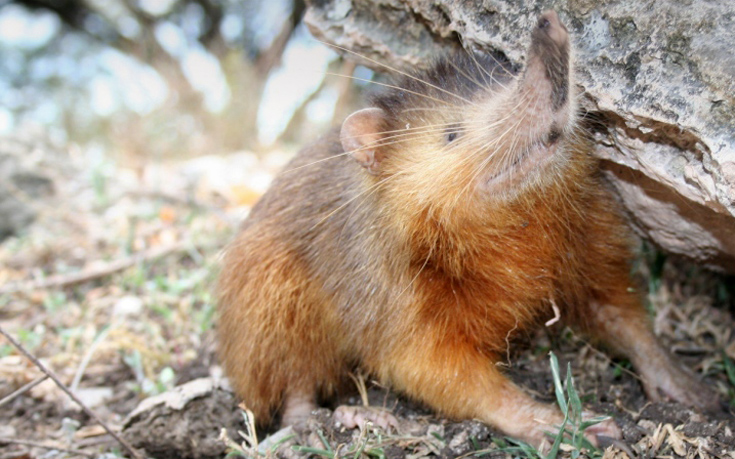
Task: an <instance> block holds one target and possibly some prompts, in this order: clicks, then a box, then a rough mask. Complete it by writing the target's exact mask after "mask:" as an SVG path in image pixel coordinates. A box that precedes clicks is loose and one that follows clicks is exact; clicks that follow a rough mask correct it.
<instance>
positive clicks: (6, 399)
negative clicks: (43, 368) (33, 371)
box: [0, 376, 48, 407]
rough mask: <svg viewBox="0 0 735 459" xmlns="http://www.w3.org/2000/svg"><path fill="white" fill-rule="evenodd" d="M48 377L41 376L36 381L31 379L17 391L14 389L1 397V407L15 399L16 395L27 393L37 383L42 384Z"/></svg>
mask: <svg viewBox="0 0 735 459" xmlns="http://www.w3.org/2000/svg"><path fill="white" fill-rule="evenodd" d="M47 379H48V376H41V377H40V378H38V379H36V380H34V381H31V382H29V383H28V384H26V385H24V386H23V387H21V388H20V389H18V390H16V391H13V392H12V393H10V394H8V395H6V396H5V397H3V398H2V399H0V407H1V406H3V405H5V404H6V403H8V402H10V401H11V400H13V399H14V398H15V397H19V396H21V395H23V394H25V393H26V392H28V391H29V390H31V389H33V388H34V387H36V386H37V385H39V384H41V383H42V382H44V381H46V380H47Z"/></svg>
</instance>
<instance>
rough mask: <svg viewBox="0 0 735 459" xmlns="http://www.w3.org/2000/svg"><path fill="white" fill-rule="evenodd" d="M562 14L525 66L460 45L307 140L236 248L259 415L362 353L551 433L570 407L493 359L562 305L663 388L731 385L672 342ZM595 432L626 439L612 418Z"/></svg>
mask: <svg viewBox="0 0 735 459" xmlns="http://www.w3.org/2000/svg"><path fill="white" fill-rule="evenodd" d="M571 61H572V58H571V49H570V40H569V36H568V33H567V29H566V27H565V26H564V25H563V24H562V23H561V22H560V21H559V19H558V17H557V15H556V13H555V12H553V11H549V12H546V13H544V14H543V15H542V16H541V17H540V18H539V20H538V22H537V24H536V26H535V27H534V29H533V31H532V32H531V44H530V47H529V50H528V56H527V60H526V67H525V70H524V71H523V72H522V73H520V74H518V75H516V74H514V72H513V71H511V70H510V69H509V67H508V66H505V65H502V64H499V63H497V62H496V61H495V60H494V59H492V58H490V57H482V56H465V57H461V56H460V57H456V58H453V59H452V60H443V61H440V62H439V63H437V64H436V66H435V67H434V68H433V69H432V70H430V71H428V72H427V73H425V74H422V75H420V76H418V77H405V78H404V79H403V80H402V81H401V82H399V83H398V84H397V88H395V89H391V90H388V91H386V92H384V93H382V94H380V95H377V96H375V97H374V98H373V100H372V103H371V107H370V108H367V109H364V110H360V111H358V112H356V113H353V114H352V115H351V116H350V117H348V118H347V119H346V120H345V121H344V123H343V124H342V127H341V131H340V132H339V133H332V134H329V135H327V136H326V137H324V138H322V139H321V140H319V141H317V142H316V143H314V144H313V145H311V146H310V147H308V148H306V149H304V150H303V151H301V152H300V153H299V154H298V155H297V156H296V158H295V159H294V160H293V161H292V162H291V163H290V164H289V165H288V166H287V167H286V169H287V170H292V171H291V172H287V173H282V174H281V175H279V176H278V177H277V178H276V180H275V181H274V183H273V185H272V187H271V189H270V190H269V191H268V192H267V193H266V194H265V196H263V198H262V199H261V201H260V202H259V203H258V204H257V205H256V206H255V207H254V208H253V210H252V212H251V214H250V216H249V217H248V219H247V220H246V222H245V223H244V224H243V227H242V230H241V232H240V234H239V235H238V236H237V238H236V239H235V241H234V243H233V244H232V245H231V246H230V248H229V250H228V251H227V254H226V257H225V260H224V267H223V272H222V274H221V279H220V285H219V289H220V292H219V293H220V303H219V312H220V318H219V337H220V352H221V358H222V361H223V364H224V366H225V370H226V372H227V374H228V375H229V378H230V380H231V382H232V384H233V387H234V388H235V390H236V392H237V393H238V394H239V395H240V396H241V397H242V398H243V400H244V402H245V404H246V405H247V406H248V407H249V408H250V409H251V410H252V411H253V412H254V414H255V416H256V419H258V420H259V421H260V422H268V421H269V420H270V419H271V417H272V416H273V415H274V413H275V412H276V411H277V410H282V412H283V418H282V423H283V424H290V423H294V422H297V421H298V420H300V419H302V418H304V417H305V416H307V415H308V413H309V412H310V411H311V410H312V409H313V408H314V407H315V406H316V401H317V399H318V397H328V396H330V395H331V394H333V393H334V391H335V388H336V387H337V386H338V385H339V384H340V383H341V381H343V380H344V378H345V376H346V375H347V373H348V371H349V370H350V369H352V368H354V367H355V366H358V367H360V368H362V369H363V370H365V371H368V372H369V373H371V374H372V375H374V376H375V377H376V378H378V379H379V380H381V381H383V382H384V383H386V384H390V385H391V386H392V387H394V388H395V389H397V390H399V391H401V392H402V393H404V394H407V395H409V396H410V397H413V398H415V399H418V400H421V401H423V402H424V403H426V404H428V405H429V406H431V407H433V408H435V409H436V410H437V411H439V412H441V413H443V414H445V415H447V416H451V417H454V418H474V419H480V420H482V421H484V422H486V423H488V424H490V425H493V426H495V427H497V428H499V429H501V430H503V431H504V432H505V433H507V434H508V435H511V436H514V437H517V438H521V439H524V440H527V441H530V442H532V443H534V444H537V445H538V444H540V443H541V441H542V440H543V438H544V431H551V430H553V426H554V425H558V424H560V423H561V420H562V417H561V414H560V412H559V411H558V410H557V409H555V408H554V407H552V406H547V405H545V404H542V403H539V402H536V401H534V400H533V399H532V398H531V397H529V396H528V395H526V394H525V393H524V392H522V391H521V390H520V389H519V388H518V387H517V386H515V385H514V384H513V383H512V382H510V381H509V380H508V379H507V378H506V377H505V376H504V375H503V374H502V372H501V370H500V368H499V367H498V366H497V365H495V364H496V363H497V362H499V361H501V360H503V359H504V357H505V355H506V346H507V343H508V337H509V336H510V335H512V334H513V333H515V332H517V331H521V330H523V329H528V328H529V327H535V326H539V325H540V324H541V323H543V322H544V321H546V320H548V319H549V318H551V317H553V316H554V313H553V311H552V304H555V305H557V306H558V308H559V309H560V312H561V318H562V320H564V321H566V322H567V323H570V324H572V325H574V326H576V327H577V328H578V329H579V330H581V331H583V332H585V333H587V334H588V335H589V336H590V337H592V338H594V339H596V340H599V341H600V342H603V343H605V344H607V345H609V346H610V347H611V348H612V349H613V350H615V351H617V352H619V353H620V354H622V355H624V356H627V357H628V358H630V359H631V361H632V362H633V364H634V365H635V367H636V368H637V370H638V372H639V374H640V376H641V378H642V381H643V385H644V388H645V390H646V393H647V394H648V396H649V398H651V399H653V400H658V399H660V398H662V397H668V398H672V399H674V400H678V401H680V402H683V403H685V404H688V405H690V406H694V407H696V408H699V409H705V410H706V409H709V408H711V407H713V406H715V405H716V403H717V401H716V397H713V396H712V395H711V392H710V391H709V390H708V389H707V388H706V387H704V386H703V385H702V384H701V383H699V382H698V381H697V380H696V379H695V378H694V377H693V376H691V375H690V373H689V372H688V371H686V370H684V369H682V368H680V367H679V366H678V365H677V364H675V363H674V361H673V360H672V358H671V357H670V356H669V354H668V352H666V350H665V349H664V348H663V347H662V346H661V345H660V344H658V343H657V341H656V338H655V336H654V335H653V333H652V331H651V328H650V325H649V319H648V317H647V314H646V312H645V311H644V308H643V307H642V305H641V301H640V298H639V295H638V294H636V293H634V292H633V289H632V288H631V287H632V283H631V280H630V278H629V260H630V258H631V254H630V248H629V246H630V241H629V233H628V229H627V228H626V225H625V223H624V221H623V219H622V217H621V215H620V210H619V206H618V204H617V203H616V201H615V200H614V199H613V197H612V196H610V195H609V194H608V192H607V191H606V190H605V188H604V187H603V186H601V184H600V183H599V178H598V175H597V167H596V162H595V160H594V159H592V157H591V156H590V154H589V148H590V147H589V145H588V144H586V143H585V141H584V139H583V138H582V136H580V135H578V133H577V118H576V106H575V97H576V96H575V93H574V87H575V85H574V83H573V81H572V80H571V78H572V67H571V65H572V62H571ZM586 435H587V436H588V437H589V438H590V439H591V440H592V441H596V440H597V436H598V435H605V436H612V437H619V435H620V431H619V429H618V428H617V426H616V425H615V423H614V422H613V421H607V422H605V423H602V424H598V425H596V426H593V427H591V428H590V429H588V431H587V432H586Z"/></svg>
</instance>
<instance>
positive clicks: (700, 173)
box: [305, 0, 735, 272]
mask: <svg viewBox="0 0 735 459" xmlns="http://www.w3.org/2000/svg"><path fill="white" fill-rule="evenodd" d="M550 8H553V9H555V10H556V11H557V12H558V13H559V14H560V16H561V18H562V20H563V21H564V22H565V24H566V25H567V27H568V28H569V30H570V32H571V33H572V34H573V36H574V42H575V46H576V62H577V81H578V85H579V87H580V90H582V91H583V96H582V106H583V108H584V109H586V110H587V111H588V112H589V114H590V115H591V116H592V117H593V118H594V119H596V120H599V121H600V122H601V126H600V129H599V130H598V131H597V132H596V133H595V140H596V143H597V149H596V154H597V155H598V156H599V157H600V158H602V159H603V170H604V171H605V174H606V176H607V177H608V178H609V179H610V180H611V181H612V182H613V185H614V186H615V188H616V189H617V191H618V192H619V194H620V197H621V199H622V201H623V202H624V204H625V205H626V207H627V208H628V210H629V211H630V215H631V219H632V221H633V224H634V227H635V228H636V229H637V230H638V231H639V232H640V234H641V235H643V236H644V237H646V238H648V239H650V240H652V241H654V242H655V243H656V244H658V245H659V246H660V247H662V248H663V249H665V250H667V251H669V252H672V253H676V254H681V255H685V256H688V257H690V258H692V259H694V260H696V261H697V262H699V263H701V264H703V265H705V266H708V267H710V268H715V269H724V270H727V271H729V272H735V97H733V94H735V52H733V50H735V33H734V32H733V30H735V6H733V4H732V0H712V1H707V2H704V1H687V0H659V1H653V0H649V1H644V2H618V1H592V0H576V1H562V0H552V1H543V2H541V1H532V0H522V1H518V2H516V1H510V0H504V1H499V0H496V1H491V0H484V1H481V2H479V1H478V2H465V1H461V0H447V1H443V2H436V1H433V0H331V1H329V0H322V1H315V0H314V1H312V2H311V5H310V6H309V9H308V11H307V15H306V19H305V20H306V23H307V24H308V25H309V27H310V29H311V31H312V33H313V34H314V35H315V36H316V37H317V38H319V39H321V40H323V41H326V42H329V43H334V44H336V45H339V46H342V47H344V48H347V49H349V50H351V51H355V52H357V53H360V54H362V55H364V56H365V57H366V58H367V59H371V60H372V61H370V60H366V59H358V60H360V61H361V63H363V64H366V65H368V66H371V67H373V68H375V69H376V70H381V71H382V70H385V67H383V66H381V65H378V64H376V62H379V63H381V64H384V65H387V66H390V67H394V68H396V69H399V70H403V71H405V70H410V69H413V68H416V67H424V66H426V65H428V63H429V62H430V59H429V57H430V56H432V55H435V54H437V53H442V52H446V51H447V50H449V49H453V48H458V47H459V46H464V47H465V48H476V49H484V50H496V51H501V52H503V53H504V54H505V55H506V56H507V57H508V58H509V59H510V60H511V61H513V62H515V63H518V64H519V65H522V63H523V59H524V54H525V48H526V45H527V43H528V39H529V32H528V31H529V30H530V29H531V27H532V26H533V24H534V21H535V19H536V18H537V16H538V14H539V13H540V12H541V11H543V10H545V9H550Z"/></svg>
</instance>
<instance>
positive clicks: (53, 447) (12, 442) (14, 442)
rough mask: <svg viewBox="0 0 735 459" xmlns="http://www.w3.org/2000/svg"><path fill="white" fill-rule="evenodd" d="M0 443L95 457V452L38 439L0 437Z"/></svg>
mask: <svg viewBox="0 0 735 459" xmlns="http://www.w3.org/2000/svg"><path fill="white" fill-rule="evenodd" d="M0 443H6V444H8V445H23V446H31V447H33V448H43V449H48V450H57V451H63V452H65V453H69V454H76V455H78V456H84V457H95V454H93V453H88V452H86V451H81V450H78V449H71V448H62V447H61V446H56V445H49V444H46V443H41V442H39V441H33V440H20V439H17V438H5V437H0Z"/></svg>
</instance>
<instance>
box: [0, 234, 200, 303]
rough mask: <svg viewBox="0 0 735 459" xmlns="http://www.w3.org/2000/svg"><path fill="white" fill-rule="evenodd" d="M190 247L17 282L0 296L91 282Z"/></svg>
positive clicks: (160, 250) (159, 250)
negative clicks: (70, 272)
mask: <svg viewBox="0 0 735 459" xmlns="http://www.w3.org/2000/svg"><path fill="white" fill-rule="evenodd" d="M188 246H189V244H188V243H179V244H173V245H169V246H166V247H154V248H152V249H148V250H144V251H142V252H138V253H136V254H135V255H131V256H129V257H126V258H122V259H119V260H115V261H112V262H110V263H107V264H106V265H104V266H99V267H93V268H88V269H83V270H81V271H79V272H76V273H72V274H57V275H54V276H49V277H47V278H46V279H41V280H37V281H28V282H17V283H15V284H11V285H8V286H6V287H2V288H0V295H1V294H4V293H17V292H25V291H31V290H42V289H47V288H58V287H66V286H68V285H74V284H79V283H82V282H86V281H89V280H93V279H97V278H100V277H106V276H109V275H110V274H114V273H116V272H118V271H122V270H124V269H127V268H130V267H131V266H135V265H136V264H138V263H140V262H143V261H149V260H154V259H156V258H161V257H163V256H165V255H168V254H170V253H173V252H178V251H182V250H185V249H186V248H187V247H188Z"/></svg>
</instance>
